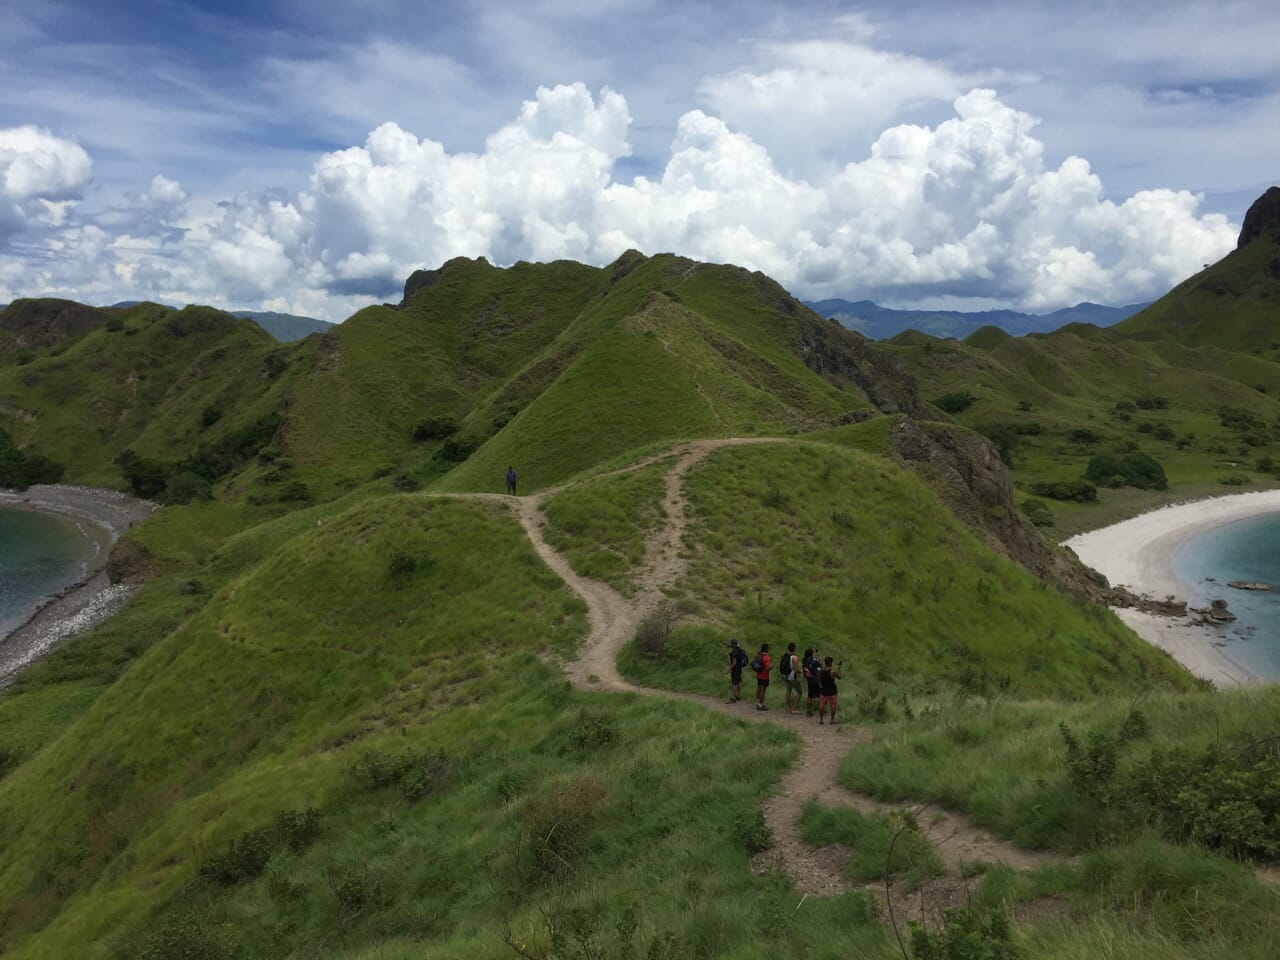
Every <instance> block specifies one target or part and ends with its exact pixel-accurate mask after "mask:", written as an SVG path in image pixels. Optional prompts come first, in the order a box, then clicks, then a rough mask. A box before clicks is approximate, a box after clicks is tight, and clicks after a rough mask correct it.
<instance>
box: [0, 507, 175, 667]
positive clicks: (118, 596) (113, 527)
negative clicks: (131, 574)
mask: <svg viewBox="0 0 1280 960" xmlns="http://www.w3.org/2000/svg"><path fill="white" fill-rule="evenodd" d="M158 507H159V504H156V503H152V502H151V501H149V500H139V499H138V498H136V497H132V496H129V495H128V494H126V493H121V492H120V491H118V490H106V489H100V488H98V487H80V486H72V485H68V484H38V485H36V486H32V487H28V488H27V489H26V490H23V491H14V490H0V509H3V510H30V511H33V512H36V513H52V514H57V515H59V516H64V517H70V518H71V519H73V520H75V521H76V523H77V524H78V525H79V526H80V529H81V531H82V532H83V533H84V535H85V536H86V537H87V538H88V539H89V540H90V541H91V542H92V543H93V544H94V555H93V557H92V558H90V559H89V560H88V561H86V563H85V565H84V567H83V569H82V576H81V577H80V579H78V580H77V581H75V582H74V583H71V584H69V585H67V586H66V587H64V588H63V589H62V590H60V591H58V592H57V593H55V594H52V595H50V596H47V597H45V598H43V599H42V600H41V601H40V602H39V604H38V605H37V606H36V608H35V610H33V611H32V612H31V614H30V615H29V616H28V617H27V618H26V619H25V620H24V621H23V622H22V623H21V624H19V625H18V626H17V627H15V628H14V629H13V630H12V631H10V632H9V633H8V634H7V635H6V636H3V637H0V689H4V688H5V687H7V686H9V685H10V684H11V683H13V681H14V680H15V679H16V678H17V676H18V674H19V673H21V672H22V671H23V670H24V669H25V668H26V667H28V666H30V665H31V664H32V663H34V662H35V661H36V660H39V659H40V658H41V657H43V656H45V655H46V654H48V653H49V652H50V651H52V650H54V649H55V648H56V647H58V646H59V645H60V644H62V643H64V642H65V641H67V640H70V639H71V638H73V637H76V636H79V635H80V634H82V633H85V632H87V631H89V630H91V629H93V628H94V627H96V626H98V625H99V624H101V623H102V622H103V621H105V620H107V619H108V618H110V617H111V616H113V615H114V614H116V613H118V612H119V611H120V610H121V609H122V608H123V607H124V605H125V604H126V603H127V602H128V600H129V597H130V596H131V595H132V594H133V590H134V588H133V587H130V586H125V585H122V584H112V583H111V580H110V578H109V577H108V576H107V572H106V566H107V557H108V556H109V554H110V553H111V548H112V546H114V545H115V543H116V541H117V540H119V539H120V537H121V536H123V535H124V533H125V532H126V531H127V530H128V529H129V528H130V527H132V526H133V525H134V524H135V523H137V522H139V521H140V520H145V519H146V518H147V517H149V516H151V514H152V513H153V512H155V510H156V509H158Z"/></svg>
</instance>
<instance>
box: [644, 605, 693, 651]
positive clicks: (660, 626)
mask: <svg viewBox="0 0 1280 960" xmlns="http://www.w3.org/2000/svg"><path fill="white" fill-rule="evenodd" d="M687 612H688V610H687V609H686V608H685V607H684V606H683V605H681V604H678V603H664V604H663V605H662V606H660V607H659V608H658V609H657V610H655V611H653V613H651V614H649V615H648V616H647V617H645V618H644V619H643V620H641V621H640V626H638V627H637V628H636V643H638V644H639V645H640V649H641V650H643V651H644V652H645V653H647V654H649V655H650V656H655V657H660V656H662V655H663V654H665V653H666V652H667V644H668V643H669V642H670V640H671V631H672V630H674V629H675V625H676V624H677V623H678V622H679V621H680V620H681V618H683V617H684V616H685V614H686V613H687Z"/></svg>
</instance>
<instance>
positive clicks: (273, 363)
mask: <svg viewBox="0 0 1280 960" xmlns="http://www.w3.org/2000/svg"><path fill="white" fill-rule="evenodd" d="M288 365H289V362H288V361H287V360H285V358H284V353H283V352H282V351H280V350H273V351H272V352H271V353H268V354H267V355H266V356H265V357H263V358H262V369H263V371H265V373H266V375H267V376H268V377H270V378H271V379H273V380H274V379H275V378H276V377H278V376H280V374H282V373H284V370H285V367H287V366H288Z"/></svg>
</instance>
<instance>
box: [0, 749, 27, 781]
mask: <svg viewBox="0 0 1280 960" xmlns="http://www.w3.org/2000/svg"><path fill="white" fill-rule="evenodd" d="M21 765H22V754H21V753H19V752H18V751H17V750H11V749H10V748H8V747H0V780H3V779H4V778H5V777H7V776H8V775H9V774H10V773H12V772H13V771H14V770H17V769H18V767H19V766H21Z"/></svg>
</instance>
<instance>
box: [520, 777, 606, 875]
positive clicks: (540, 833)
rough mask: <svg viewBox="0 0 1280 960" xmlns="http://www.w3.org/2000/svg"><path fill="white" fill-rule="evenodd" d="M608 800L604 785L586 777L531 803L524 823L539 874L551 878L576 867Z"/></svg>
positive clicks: (524, 816) (549, 792) (525, 811)
mask: <svg viewBox="0 0 1280 960" xmlns="http://www.w3.org/2000/svg"><path fill="white" fill-rule="evenodd" d="M607 797H608V790H607V789H606V787H605V784H604V781H603V780H602V779H601V778H600V777H599V776H597V775H595V774H587V775H584V776H581V777H578V778H576V779H573V780H569V781H567V782H565V783H563V784H561V785H559V786H558V787H554V788H552V789H551V790H549V791H547V792H546V793H543V794H542V795H541V796H539V797H535V798H534V799H533V800H531V801H530V802H529V804H528V805H527V806H526V807H525V810H524V814H523V817H522V820H523V826H524V829H525V834H526V837H527V838H528V843H529V847H530V852H531V854H532V858H533V862H534V865H535V866H536V867H537V869H538V871H539V872H541V873H542V874H544V875H548V876H551V875H555V874H559V873H563V872H564V871H566V870H569V869H572V868H573V867H574V866H576V865H577V863H578V861H580V860H581V859H582V857H583V856H584V855H585V854H586V852H587V849H588V846H589V841H590V837H591V831H592V830H593V829H594V828H595V826H596V824H597V823H598V822H599V820H600V815H601V811H602V808H603V807H604V804H605V800H606V799H607Z"/></svg>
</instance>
